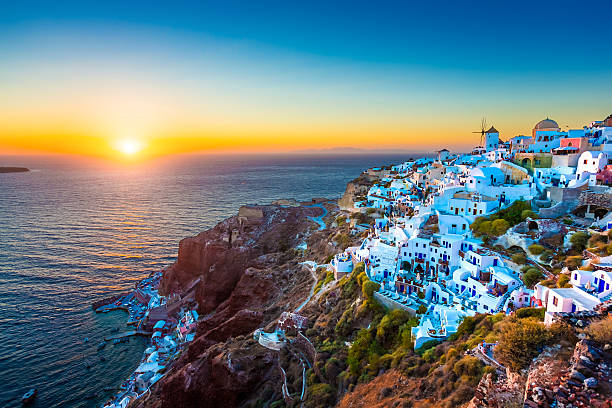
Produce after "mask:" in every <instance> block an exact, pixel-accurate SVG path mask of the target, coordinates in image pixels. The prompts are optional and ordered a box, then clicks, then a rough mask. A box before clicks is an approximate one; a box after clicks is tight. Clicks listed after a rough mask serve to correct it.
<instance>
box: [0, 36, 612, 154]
mask: <svg viewBox="0 0 612 408" xmlns="http://www.w3.org/2000/svg"><path fill="white" fill-rule="evenodd" d="M33 27H34V28H33ZM8 38H10V41H4V42H2V38H1V37H0V46H2V47H3V51H4V53H3V60H2V64H0V89H2V92H0V154H3V153H31V152H37V153H40V152H43V153H44V152H48V153H68V154H79V155H86V156H95V157H103V158H111V159H117V158H125V157H126V156H128V155H126V154H125V153H122V152H121V151H120V149H117V145H123V144H125V143H132V144H137V145H138V146H139V148H140V151H138V152H137V153H136V154H134V155H132V156H131V157H132V159H136V158H137V159H146V158H149V157H156V156H160V155H166V154H174V153H188V152H198V151H240V152H245V151H249V152H251V151H252V152H255V151H294V150H301V149H321V148H335V147H354V148H364V149H379V150H380V149H388V150H395V149H401V150H411V151H434V150H437V149H440V148H443V147H444V148H448V149H451V150H454V151H467V150H469V149H471V148H472V147H473V146H475V145H477V144H478V142H479V137H478V135H475V134H473V133H472V131H475V130H479V127H480V120H481V117H482V116H486V117H487V120H488V123H489V124H490V125H491V124H492V125H495V127H496V128H497V129H498V130H499V131H500V132H501V137H502V139H508V138H510V137H512V136H515V135H517V134H530V133H531V129H532V127H533V125H534V124H535V123H537V122H538V121H539V120H541V119H543V118H545V117H546V116H550V117H551V118H553V119H555V120H557V122H558V123H559V124H560V125H561V127H562V128H564V129H565V128H566V127H568V126H569V127H572V128H577V127H582V126H583V125H584V124H585V123H588V122H590V121H592V120H597V119H603V118H604V117H606V116H607V115H608V114H609V112H608V110H609V104H606V103H604V102H605V101H606V100H609V95H610V89H609V88H610V86H612V85H610V81H609V77H608V76H607V75H606V73H605V72H593V73H591V74H590V75H589V76H583V77H580V78H577V77H576V76H575V75H573V74H572V73H567V74H566V73H551V72H544V71H542V72H536V73H524V72H518V73H504V74H503V75H502V74H499V73H498V74H495V73H487V75H483V72H480V71H477V70H473V69H472V70H470V69H463V70H460V69H449V68H447V67H428V66H425V65H418V64H404V65H401V66H399V65H394V64H390V63H385V62H380V63H379V62H370V61H359V60H351V59H346V58H335V57H330V56H326V55H312V54H309V53H302V52H299V51H296V50H287V49H282V48H275V47H272V46H268V45H264V44H261V43H249V42H245V41H240V40H230V39H220V38H214V37H203V36H200V35H198V36H196V37H191V36H189V35H185V34H176V33H172V34H170V33H168V32H167V31H164V30H157V29H150V28H142V27H138V28H133V27H129V28H116V27H114V26H113V27H112V29H110V28H107V27H102V28H100V27H97V28H93V29H91V28H90V25H85V26H75V27H72V26H68V27H66V26H64V25H53V26H52V27H46V26H43V27H38V26H32V27H30V26H27V27H25V28H24V27H21V26H19V27H18V28H17V29H15V30H14V31H13V32H11V33H10V35H6V36H5V39H8ZM587 89H588V92H589V97H588V98H581V99H580V100H577V99H576V98H571V97H568V95H582V93H583V91H584V90H587Z"/></svg>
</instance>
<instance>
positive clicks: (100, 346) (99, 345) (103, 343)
mask: <svg viewBox="0 0 612 408" xmlns="http://www.w3.org/2000/svg"><path fill="white" fill-rule="evenodd" d="M104 347H106V342H105V341H103V342H102V343H100V344H98V350H102V349H103V348H104Z"/></svg>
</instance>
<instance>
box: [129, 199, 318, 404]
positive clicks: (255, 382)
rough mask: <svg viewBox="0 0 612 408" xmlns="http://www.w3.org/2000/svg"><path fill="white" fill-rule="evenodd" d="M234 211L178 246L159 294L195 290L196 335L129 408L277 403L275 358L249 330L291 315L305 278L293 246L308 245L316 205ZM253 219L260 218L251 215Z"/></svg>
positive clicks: (301, 297)
mask: <svg viewBox="0 0 612 408" xmlns="http://www.w3.org/2000/svg"><path fill="white" fill-rule="evenodd" d="M256 210H257V211H254V210H253V209H252V208H251V209H249V211H241V212H240V213H239V215H238V216H235V217H231V218H228V219H227V220H225V221H223V222H221V223H219V224H218V225H217V226H215V227H214V228H212V229H211V230H208V231H205V232H202V233H200V234H199V235H197V236H195V237H191V238H185V239H183V240H182V241H181V242H180V245H179V255H178V259H177V261H176V263H175V264H173V265H172V266H171V267H169V268H168V269H167V270H166V272H165V273H164V276H163V279H162V282H161V285H160V291H161V292H162V293H164V294H166V295H172V294H181V293H182V292H183V291H185V290H186V289H188V288H190V287H192V286H193V285H194V284H195V285H196V286H195V288H196V290H195V301H197V303H198V308H199V311H200V315H201V316H202V317H201V318H200V320H199V322H198V327H197V334H196V338H195V339H194V341H193V342H192V343H190V345H189V347H188V348H187V349H186V350H185V351H184V352H183V354H182V355H181V357H180V358H179V359H178V360H177V361H176V363H175V364H174V365H173V366H172V367H171V368H170V370H169V372H168V373H167V374H166V375H165V376H164V378H163V379H162V380H160V381H159V382H158V383H157V384H156V385H155V386H154V387H152V389H151V393H150V394H148V395H147V396H146V397H143V398H140V399H139V400H138V401H137V402H135V403H134V406H136V407H143V408H144V407H156V408H158V407H159V408H162V407H176V408H181V407H185V408H186V407H201V406H211V407H213V406H219V407H221V406H222V407H238V406H250V405H253V404H254V402H253V401H256V400H257V399H262V400H267V401H274V400H278V399H281V398H282V395H281V388H280V385H279V384H280V382H279V381H280V380H279V378H280V370H279V366H278V353H276V352H273V351H271V350H268V349H265V348H263V347H261V346H260V345H259V344H257V343H256V342H255V341H254V340H253V339H252V338H251V334H252V332H253V331H254V330H255V329H256V328H258V327H263V326H266V325H267V324H269V323H270V322H272V321H275V320H276V319H278V317H279V315H280V314H281V313H282V312H283V311H285V310H288V311H292V310H294V309H295V308H296V307H297V306H298V305H299V304H300V303H301V302H302V301H303V300H304V299H305V298H306V296H307V294H308V293H309V291H310V288H311V286H312V283H313V282H312V276H311V274H310V272H309V271H308V270H307V268H306V267H304V266H303V265H301V264H300V263H299V261H300V260H301V258H300V256H301V255H300V252H299V251H295V250H294V249H293V248H294V247H295V246H296V245H298V244H299V243H301V242H303V241H305V240H308V241H309V242H312V235H313V234H312V230H313V228H315V227H316V226H315V224H314V223H313V222H312V221H310V220H308V217H309V216H316V215H319V214H320V212H321V211H322V210H321V209H320V208H316V207H290V208H284V207H279V206H261V207H257V209H256ZM259 215H261V216H259Z"/></svg>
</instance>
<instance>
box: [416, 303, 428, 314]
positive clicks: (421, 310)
mask: <svg viewBox="0 0 612 408" xmlns="http://www.w3.org/2000/svg"><path fill="white" fill-rule="evenodd" d="M425 312H427V306H425V305H419V308H418V309H417V313H418V314H425Z"/></svg>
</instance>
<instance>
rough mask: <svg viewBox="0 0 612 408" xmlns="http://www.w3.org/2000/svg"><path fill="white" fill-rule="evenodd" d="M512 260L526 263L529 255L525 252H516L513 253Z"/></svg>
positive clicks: (519, 263)
mask: <svg viewBox="0 0 612 408" xmlns="http://www.w3.org/2000/svg"><path fill="white" fill-rule="evenodd" d="M512 262H514V263H515V264H517V265H524V264H525V262H527V257H526V256H525V254H524V253H522V252H517V253H516V254H514V255H512Z"/></svg>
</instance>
